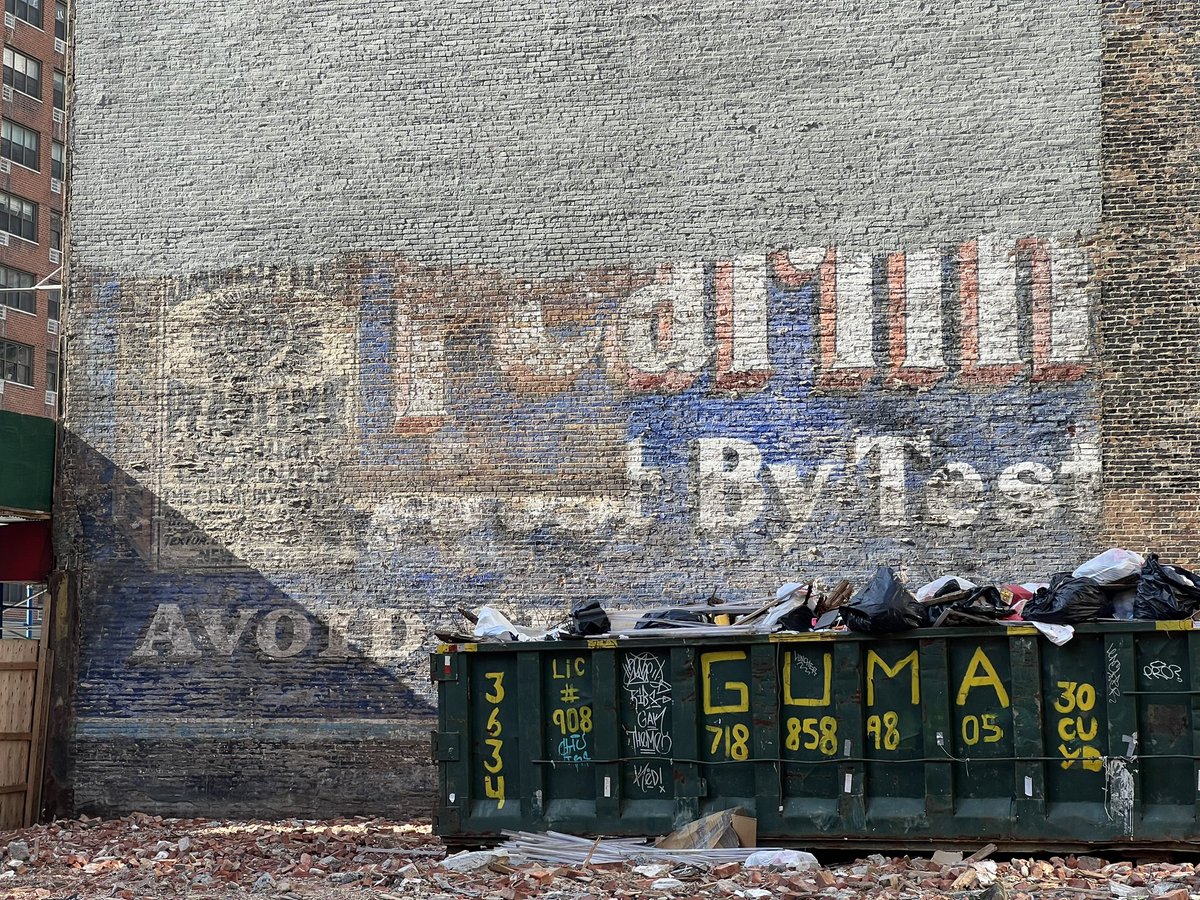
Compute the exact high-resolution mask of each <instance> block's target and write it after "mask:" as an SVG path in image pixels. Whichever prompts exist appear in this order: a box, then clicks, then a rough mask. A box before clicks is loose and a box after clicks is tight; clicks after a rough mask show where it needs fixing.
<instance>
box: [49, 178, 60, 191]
mask: <svg viewBox="0 0 1200 900" xmlns="http://www.w3.org/2000/svg"><path fill="white" fill-rule="evenodd" d="M50 193H52V194H61V193H62V182H61V181H59V180H58V179H57V178H51V179H50Z"/></svg>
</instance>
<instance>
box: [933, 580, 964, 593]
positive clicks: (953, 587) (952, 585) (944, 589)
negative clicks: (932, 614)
mask: <svg viewBox="0 0 1200 900" xmlns="http://www.w3.org/2000/svg"><path fill="white" fill-rule="evenodd" d="M969 590H970V588H968V587H966V586H965V585H962V584H959V583H958V579H957V578H951V579H950V580H949V581H947V582H946V583H945V584H943V585H942V586H941V587H940V588H938V589H937V593H936V594H934V595H933V596H935V597H945V596H946V595H947V594H957V593H958V592H959V591H969Z"/></svg>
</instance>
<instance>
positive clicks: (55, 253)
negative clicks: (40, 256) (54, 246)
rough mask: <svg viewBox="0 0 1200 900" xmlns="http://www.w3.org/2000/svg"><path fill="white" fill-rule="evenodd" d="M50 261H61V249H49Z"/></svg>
mask: <svg viewBox="0 0 1200 900" xmlns="http://www.w3.org/2000/svg"><path fill="white" fill-rule="evenodd" d="M50 262H52V263H60V262H62V251H61V250H51V251H50Z"/></svg>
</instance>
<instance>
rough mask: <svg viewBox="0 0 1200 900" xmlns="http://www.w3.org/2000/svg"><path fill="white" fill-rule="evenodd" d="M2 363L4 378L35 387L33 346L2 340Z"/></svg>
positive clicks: (0, 361)
mask: <svg viewBox="0 0 1200 900" xmlns="http://www.w3.org/2000/svg"><path fill="white" fill-rule="evenodd" d="M0 365H3V366H4V380H5V381H15V382H16V383H17V384H27V385H29V386H30V387H33V348H32V347H29V346H26V345H25V344H17V343H14V342H13V341H3V340H0Z"/></svg>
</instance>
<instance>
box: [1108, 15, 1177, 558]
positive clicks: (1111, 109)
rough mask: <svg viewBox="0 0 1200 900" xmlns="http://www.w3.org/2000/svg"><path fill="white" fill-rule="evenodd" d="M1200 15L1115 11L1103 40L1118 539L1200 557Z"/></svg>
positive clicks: (1113, 528) (1111, 492) (1112, 531)
mask: <svg viewBox="0 0 1200 900" xmlns="http://www.w3.org/2000/svg"><path fill="white" fill-rule="evenodd" d="M1198 34H1200V9H1197V7H1196V5H1195V4H1189V3H1173V2H1148V3H1117V4H1111V5H1110V9H1109V12H1108V14H1107V15H1106V17H1105V43H1104V84H1103V90H1104V126H1103V128H1104V144H1103V154H1104V155H1103V159H1104V238H1105V250H1104V262H1103V265H1102V267H1101V269H1100V274H1101V288H1102V290H1101V298H1102V299H1101V308H1100V312H1101V315H1100V329H1101V330H1100V338H1101V341H1102V345H1103V359H1104V369H1105V372H1104V382H1103V397H1104V400H1103V408H1104V418H1103V435H1104V523H1105V537H1106V539H1107V540H1109V541H1111V542H1112V543H1114V544H1128V545H1132V546H1145V547H1151V548H1154V549H1156V550H1159V551H1160V552H1162V553H1163V554H1164V556H1170V557H1172V558H1176V559H1181V560H1189V561H1191V562H1196V560H1197V557H1198V556H1200V502H1197V501H1198V500H1200V289H1198V287H1197V285H1198V284H1200V190H1198V188H1200V90H1198V88H1197V83H1196V75H1195V73H1196V72H1197V70H1198V69H1200V39H1198V37H1197V35H1198Z"/></svg>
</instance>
